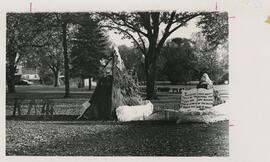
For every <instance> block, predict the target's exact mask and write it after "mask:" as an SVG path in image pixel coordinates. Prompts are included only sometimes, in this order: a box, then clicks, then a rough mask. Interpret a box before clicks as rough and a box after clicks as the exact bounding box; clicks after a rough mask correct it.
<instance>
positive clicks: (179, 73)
mask: <svg viewBox="0 0 270 162" xmlns="http://www.w3.org/2000/svg"><path fill="white" fill-rule="evenodd" d="M193 48H194V43H193V42H192V41H191V40H189V39H185V38H174V39H172V40H171V41H168V42H167V43H166V45H165V46H164V48H163V50H162V52H161V56H162V60H166V61H165V65H164V68H163V69H162V70H163V73H164V74H165V75H166V76H167V78H168V80H169V81H171V82H172V83H178V82H181V83H186V82H187V81H190V80H192V79H193V78H194V74H195V73H196V71H197V69H196V60H197V58H196V56H195V52H194V50H193Z"/></svg>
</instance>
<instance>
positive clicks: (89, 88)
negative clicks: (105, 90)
mask: <svg viewBox="0 0 270 162" xmlns="http://www.w3.org/2000/svg"><path fill="white" fill-rule="evenodd" d="M88 80H89V86H88V90H89V91H90V90H91V87H92V83H91V77H89V78H88Z"/></svg>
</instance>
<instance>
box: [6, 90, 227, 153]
mask: <svg viewBox="0 0 270 162" xmlns="http://www.w3.org/2000/svg"><path fill="white" fill-rule="evenodd" d="M217 89H218V90H219V91H220V92H221V93H223V94H225V96H228V87H227V86H219V87H217ZM16 90H17V93H15V94H7V95H6V98H7V100H6V115H7V120H6V155H9V156H11V155H50V156H60V155H63V156H67V155H71V156H79V155H81V156H101V155H102V156H228V155H229V144H228V143H229V130H228V129H229V127H228V121H225V122H218V123H214V124H202V123H187V124H175V122H164V121H156V122H145V121H144V122H128V123H120V122H115V121H104V122H103V121H76V120H74V119H75V118H76V115H79V114H80V113H81V112H82V103H84V102H85V101H87V100H89V98H90V97H91V95H92V93H93V90H92V91H87V89H81V90H80V89H76V88H71V98H63V95H64V88H63V87H60V88H53V87H41V86H29V87H26V86H21V87H16ZM157 95H158V99H154V100H151V101H152V103H153V104H154V110H159V109H178V108H179V106H180V94H173V93H168V92H158V94H157ZM47 97H48V98H53V99H52V100H53V101H54V104H55V105H54V110H55V113H54V114H55V115H56V116H55V117H58V116H61V115H63V116H64V117H63V118H62V119H61V120H62V121H60V120H59V119H53V120H54V121H22V118H13V117H12V116H11V115H12V111H13V105H14V98H21V99H24V100H23V102H24V103H23V104H22V107H21V109H22V115H25V114H26V112H27V109H28V105H29V101H30V100H29V98H47ZM38 111H40V110H39V109H38ZM39 113H40V112H38V115H39ZM31 115H32V116H33V113H32V114H31ZM57 115H58V116H57ZM24 117H26V118H24V120H31V119H28V118H27V116H24ZM67 119H69V120H67ZM38 120H39V119H38ZM56 120H58V121H56Z"/></svg>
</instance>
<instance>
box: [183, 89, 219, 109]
mask: <svg viewBox="0 0 270 162" xmlns="http://www.w3.org/2000/svg"><path fill="white" fill-rule="evenodd" d="M213 102H214V97H213V89H204V88H199V89H190V90H183V91H182V95H181V107H182V108H198V109H206V108H211V107H213Z"/></svg>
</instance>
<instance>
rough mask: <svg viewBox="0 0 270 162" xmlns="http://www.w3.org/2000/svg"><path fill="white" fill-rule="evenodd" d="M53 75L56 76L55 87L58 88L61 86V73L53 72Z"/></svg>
mask: <svg viewBox="0 0 270 162" xmlns="http://www.w3.org/2000/svg"><path fill="white" fill-rule="evenodd" d="M53 75H54V82H53V86H54V87H58V86H59V71H55V72H53Z"/></svg>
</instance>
